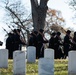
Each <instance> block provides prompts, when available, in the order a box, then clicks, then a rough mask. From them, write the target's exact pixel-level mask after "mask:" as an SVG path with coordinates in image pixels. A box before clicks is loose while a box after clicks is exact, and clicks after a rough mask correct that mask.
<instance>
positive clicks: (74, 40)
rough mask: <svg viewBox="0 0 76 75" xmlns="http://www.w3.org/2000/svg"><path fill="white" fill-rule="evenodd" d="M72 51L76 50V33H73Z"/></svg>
mask: <svg viewBox="0 0 76 75" xmlns="http://www.w3.org/2000/svg"><path fill="white" fill-rule="evenodd" d="M72 50H76V32H74V37H73V45H72Z"/></svg>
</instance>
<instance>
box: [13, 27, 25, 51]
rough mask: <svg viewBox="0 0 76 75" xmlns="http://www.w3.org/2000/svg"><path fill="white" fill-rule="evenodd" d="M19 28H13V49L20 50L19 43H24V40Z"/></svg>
mask: <svg viewBox="0 0 76 75" xmlns="http://www.w3.org/2000/svg"><path fill="white" fill-rule="evenodd" d="M20 31H21V30H20V29H15V30H14V36H13V38H14V50H21V46H20V45H21V44H23V45H25V41H23V40H22V39H21V35H20Z"/></svg>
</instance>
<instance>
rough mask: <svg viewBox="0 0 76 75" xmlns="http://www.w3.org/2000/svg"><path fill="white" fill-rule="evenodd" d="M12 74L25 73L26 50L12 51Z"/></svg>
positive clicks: (21, 74) (20, 74)
mask: <svg viewBox="0 0 76 75" xmlns="http://www.w3.org/2000/svg"><path fill="white" fill-rule="evenodd" d="M13 74H14V75H25V74H26V52H25V51H14V52H13Z"/></svg>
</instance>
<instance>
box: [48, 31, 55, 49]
mask: <svg viewBox="0 0 76 75" xmlns="http://www.w3.org/2000/svg"><path fill="white" fill-rule="evenodd" d="M54 44H55V32H54V33H52V34H51V38H50V40H49V48H52V49H54Z"/></svg>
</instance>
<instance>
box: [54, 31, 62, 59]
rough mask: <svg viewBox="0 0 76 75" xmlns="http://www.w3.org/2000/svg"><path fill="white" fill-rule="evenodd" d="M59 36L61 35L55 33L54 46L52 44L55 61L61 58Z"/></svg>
mask: <svg viewBox="0 0 76 75" xmlns="http://www.w3.org/2000/svg"><path fill="white" fill-rule="evenodd" d="M60 35H61V33H60V32H57V34H56V37H55V44H54V50H55V59H58V58H60V56H61V49H60V45H62V43H61V37H60Z"/></svg>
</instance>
